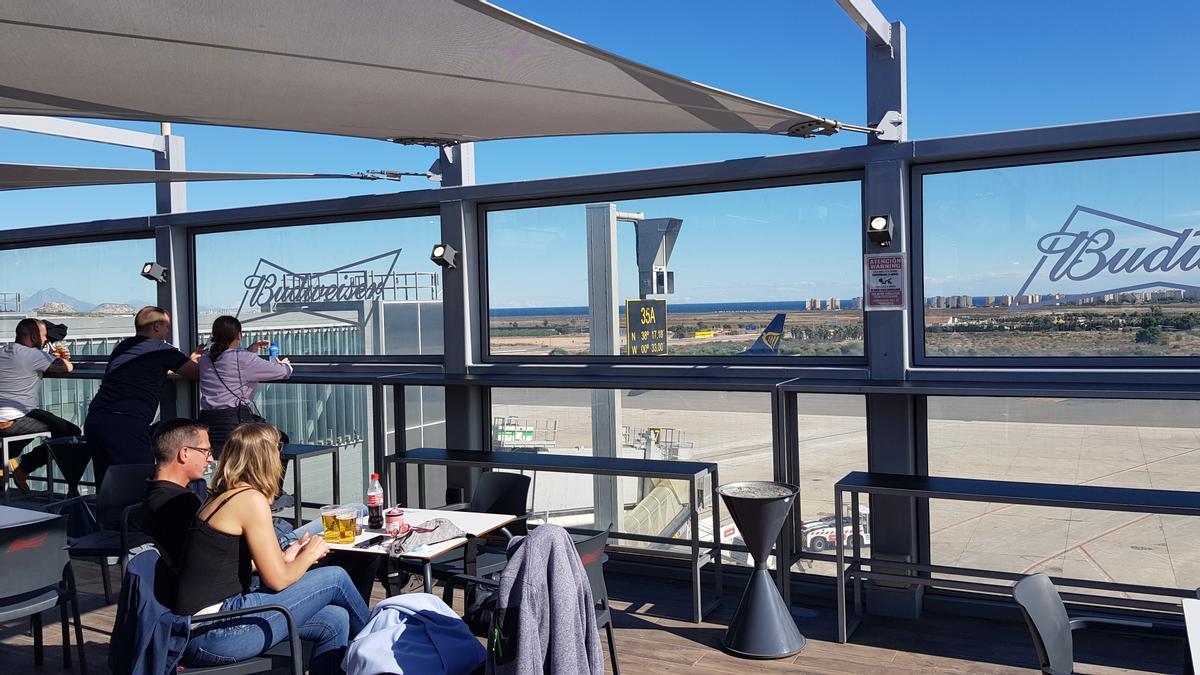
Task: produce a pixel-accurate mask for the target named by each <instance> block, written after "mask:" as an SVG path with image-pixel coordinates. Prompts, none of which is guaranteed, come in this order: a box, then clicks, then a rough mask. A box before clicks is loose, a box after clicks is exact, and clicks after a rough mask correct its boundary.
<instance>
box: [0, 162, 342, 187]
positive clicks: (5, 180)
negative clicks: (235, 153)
mask: <svg viewBox="0 0 1200 675" xmlns="http://www.w3.org/2000/svg"><path fill="white" fill-rule="evenodd" d="M280 178H288V179H293V178H366V176H356V175H350V174H330V173H221V172H213V171H158V170H155V169H98V168H92V167H84V166H43V165H39V164H0V190H26V189H29V188H44V187H73V186H81V185H124V184H126V183H163V182H188V181H209V180H275V179H280Z"/></svg>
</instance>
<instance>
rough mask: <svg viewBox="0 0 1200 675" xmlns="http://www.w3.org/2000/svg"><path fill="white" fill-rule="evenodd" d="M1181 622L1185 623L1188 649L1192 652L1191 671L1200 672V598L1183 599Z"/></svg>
mask: <svg viewBox="0 0 1200 675" xmlns="http://www.w3.org/2000/svg"><path fill="white" fill-rule="evenodd" d="M1183 622H1184V624H1186V625H1187V637H1188V645H1189V646H1190V647H1191V649H1190V650H1189V651H1191V653H1192V672H1194V673H1200V599H1196V598H1184V599H1183Z"/></svg>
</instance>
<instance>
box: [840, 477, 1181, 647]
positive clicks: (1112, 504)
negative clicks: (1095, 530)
mask: <svg viewBox="0 0 1200 675" xmlns="http://www.w3.org/2000/svg"><path fill="white" fill-rule="evenodd" d="M845 493H849V494H850V509H851V527H852V528H853V529H852V533H851V537H850V542H851V547H852V555H851V560H850V562H849V564H847V563H846V545H845V537H837V538H836V539H837V547H836V548H837V556H836V559H837V622H838V642H846V640H847V639H848V638H849V636H850V633H851V632H852V631H853V630H854V628H855V627H857V625H858V622H859V621H860V619H861V614H862V582H863V580H865V579H874V580H878V581H888V582H892V583H902V584H916V585H921V586H934V587H942V588H953V589H960V590H969V591H986V592H992V593H996V592H1001V593H1011V591H1012V589H1011V585H1010V584H1004V585H1001V584H995V583H992V584H986V583H979V582H972V581H961V580H956V579H940V578H935V577H933V576H932V575H934V574H946V575H955V576H967V577H979V578H984V579H992V580H999V581H1006V582H1011V581H1017V580H1019V579H1021V578H1023V577H1024V576H1025V575H1022V574H1016V573H1012V572H997V571H994V570H980V569H974V568H967V567H955V566H950V565H924V564H917V563H910V562H906V561H897V560H884V559H875V558H869V559H863V557H862V550H861V546H860V543H861V537H860V536H859V523H860V519H859V505H858V497H859V495H861V494H866V495H890V496H895V497H912V498H917V499H952V500H959V501H971V502H990V503H998V504H1021V505H1025V506H1053V507H1059V508H1069V509H1090V510H1098V511H1125V512H1131V513H1153V514H1160V515H1178V516H1200V493H1196V492H1183V491H1175V490H1147V489H1143V488H1121V487H1099V486H1094V485H1061V484H1053V483H1022V482H1015V481H999V480H979V479H972V478H941V477H936V476H909V475H901V474H890V473H869V472H865V471H852V472H850V473H848V474H846V476H845V477H844V478H842V479H841V480H839V481H838V482H837V483H836V484H834V486H833V505H834V506H833V508H834V513H836V514H841V513H843V511H842V504H843V503H844V502H843V494H845ZM872 555H874V553H872ZM864 565H866V566H868V567H873V568H874V567H878V568H880V569H878V570H877V569H870V570H867V569H863V566H864ZM886 570H893V571H886ZM897 572H900V573H897ZM847 578H849V579H851V580H852V581H853V583H854V609H855V616H854V617H853V619H854V621H853V623H852V624H849V625H848V619H847V612H846V580H847ZM1051 579H1052V580H1053V581H1054V583H1055V584H1056V585H1062V586H1073V587H1077V588H1090V589H1097V590H1106V591H1112V592H1113V593H1140V594H1146V595H1159V596H1165V597H1172V598H1187V597H1194V595H1195V591H1194V590H1185V589H1177V588H1162V587H1157V586H1143V585H1136V584H1123V583H1117V582H1109V581H1093V580H1090V579H1072V578H1065V577H1051ZM1062 597H1063V598H1064V599H1066V600H1076V601H1083V602H1096V601H1098V600H1102V601H1103V603H1104V604H1106V605H1113V606H1117V607H1134V608H1141V609H1154V610H1159V611H1170V612H1178V611H1179V604H1178V603H1177V602H1173V603H1162V602H1154V601H1149V600H1142V599H1132V598H1120V597H1104V598H1099V597H1097V596H1095V595H1083V594H1069V593H1064V594H1062Z"/></svg>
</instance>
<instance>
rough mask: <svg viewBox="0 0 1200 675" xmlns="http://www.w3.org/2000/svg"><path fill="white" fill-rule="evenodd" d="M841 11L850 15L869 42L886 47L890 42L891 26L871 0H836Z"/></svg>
mask: <svg viewBox="0 0 1200 675" xmlns="http://www.w3.org/2000/svg"><path fill="white" fill-rule="evenodd" d="M837 4H838V5H840V6H841V8H842V11H844V12H845V13H846V14H848V15H849V16H850V18H851V19H852V20H853V21H854V23H855V24H857V25H858V27H859V28H860V29H862V32H864V33H866V34H867V41H868V42H869V43H870V44H874V45H880V46H883V47H888V46H890V45H891V44H892V26H893V24H889V23H888V20H887V19H886V18H884V16H883V12H880V11H879V8H878V7H876V6H875V3H874V2H871V0H837Z"/></svg>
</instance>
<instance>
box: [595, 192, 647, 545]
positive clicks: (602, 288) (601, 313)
mask: <svg viewBox="0 0 1200 675" xmlns="http://www.w3.org/2000/svg"><path fill="white" fill-rule="evenodd" d="M622 215H623V216H625V218H626V219H628V218H629V217H630V216H631V215H632V214H618V213H617V205H616V204H588V205H587V261H588V323H589V326H588V328H589V331H590V333H589V344H590V353H591V354H593V355H602V356H613V355H616V354H619V353H620V348H619V345H620V336H619V334H618V332H619V329H620V325H619V322H618V321H617V316H618V314H617V300H618V293H619V290H618V286H617V219H618V217H619V216H622ZM638 215H640V214H638ZM591 394H592V455H594V456H596V457H616V456H618V454H619V452H618V451H619V450H620V447H621V437H620V430H621V399H620V391H618V390H614V389H593V390H592V392H591ZM592 481H593V489H594V490H595V492H594V496H595V500H594V503H595V509H596V510H595V525H596V527H597V528H603V527H605V526H606V525H612V528H613V529H614V530H620V529H621V524H622V523H621V520H622V515H623V514H624V511H625V510H624V509H623V508H622V504H621V491H620V483H619V482H618V480H617V478H616V477H614V476H595V477H593V479H592Z"/></svg>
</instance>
